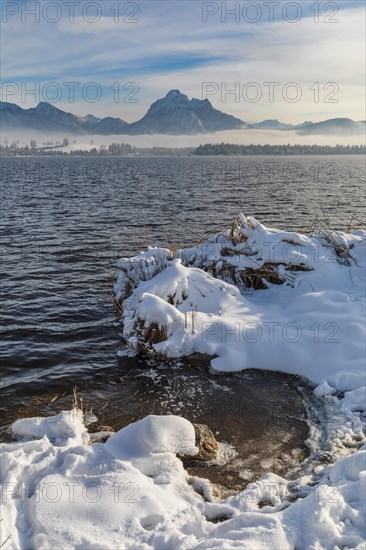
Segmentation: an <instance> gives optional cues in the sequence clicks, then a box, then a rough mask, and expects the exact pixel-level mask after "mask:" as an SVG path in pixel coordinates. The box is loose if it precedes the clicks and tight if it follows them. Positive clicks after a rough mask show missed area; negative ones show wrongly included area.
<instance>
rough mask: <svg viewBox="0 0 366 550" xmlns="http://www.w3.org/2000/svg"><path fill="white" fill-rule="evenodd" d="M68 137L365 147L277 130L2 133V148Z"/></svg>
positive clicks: (85, 145)
mask: <svg viewBox="0 0 366 550" xmlns="http://www.w3.org/2000/svg"><path fill="white" fill-rule="evenodd" d="M65 138H67V139H68V142H69V145H68V146H67V147H62V149H61V150H62V151H64V152H70V151H75V150H80V149H81V150H86V151H87V150H90V149H93V148H94V147H96V148H99V147H100V146H101V145H105V146H108V145H110V144H111V143H129V144H130V145H132V146H135V147H170V148H175V147H177V148H183V147H198V146H199V145H201V144H204V143H222V142H224V143H233V144H238V145H250V144H255V145H266V144H269V145H285V144H287V143H289V144H291V145H294V144H299V145H364V144H365V136H362V135H354V136H352V135H344V134H333V135H314V136H303V135H299V134H297V133H296V132H295V131H275V130H254V129H253V130H230V131H226V132H217V133H211V134H197V135H193V136H171V135H160V134H155V135H142V136H129V135H112V136H100V135H80V136H75V135H67V134H65V133H62V134H61V133H53V134H45V133H38V134H37V132H34V131H31V130H29V131H22V132H19V131H18V132H15V131H14V132H1V136H0V142H1V145H6V144H8V145H10V144H11V143H13V142H16V143H17V144H18V145H19V146H25V145H29V144H30V141H31V140H35V141H36V142H37V147H46V146H50V147H51V146H54V145H61V144H62V142H63V141H64V139H65Z"/></svg>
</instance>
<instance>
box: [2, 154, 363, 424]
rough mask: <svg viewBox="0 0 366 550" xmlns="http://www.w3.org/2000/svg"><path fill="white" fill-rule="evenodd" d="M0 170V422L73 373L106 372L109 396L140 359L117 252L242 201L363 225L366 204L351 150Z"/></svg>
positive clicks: (191, 227) (188, 233)
mask: <svg viewBox="0 0 366 550" xmlns="http://www.w3.org/2000/svg"><path fill="white" fill-rule="evenodd" d="M1 179H2V197H1V198H2V201H1V239H2V248H1V250H2V272H1V287H2V295H3V308H2V314H1V315H2V319H1V335H2V337H1V355H2V365H1V386H0V388H1V393H2V405H1V407H2V408H1V411H2V419H3V422H0V423H2V424H4V423H8V421H9V419H13V418H14V417H15V416H16V414H18V413H19V410H21V409H22V407H24V406H27V405H29V404H30V403H31V402H32V400H36V401H35V402H37V400H38V402H39V403H40V407H41V412H42V411H43V409H44V406H45V405H49V403H50V401H51V399H53V397H52V396H56V397H54V401H53V402H57V401H58V400H60V399H61V398H62V396H64V397H65V396H68V395H70V393H71V389H72V386H73V384H74V383H77V384H78V385H79V387H81V388H83V387H85V388H89V392H90V391H91V390H90V388H92V387H93V384H96V382H97V381H98V383H99V385H100V392H101V393H100V403H101V402H103V403H105V402H106V400H108V399H107V397H106V395H107V394H108V392H107V394H106V393H103V391H104V390H105V388H104V390H103V384H107V381H109V380H111V379H112V378H113V376H114V377H116V376H117V375H121V374H123V373H126V372H128V371H129V370H131V369H132V368H134V367H135V366H136V359H133V360H132V359H128V358H124V359H120V360H118V358H117V355H116V354H117V351H118V350H119V349H120V348H121V347H122V343H121V339H120V335H119V333H118V329H117V328H116V326H115V320H116V318H115V310H114V308H113V304H112V299H111V292H112V286H113V283H114V280H115V276H116V269H115V265H116V261H117V259H118V258H120V257H121V256H123V255H128V254H131V253H133V252H136V251H137V250H138V249H142V248H144V247H145V246H146V244H147V243H148V242H149V243H150V244H153V245H171V244H175V245H177V246H182V245H187V244H190V243H192V242H197V241H198V240H200V239H201V238H202V236H203V235H207V234H208V233H210V232H216V231H219V230H221V229H222V228H223V227H225V225H227V224H228V223H229V222H230V221H231V220H232V219H233V218H234V217H235V215H236V214H237V213H238V211H239V210H242V211H244V212H245V213H248V214H251V215H254V216H256V217H257V218H258V219H259V220H260V221H261V222H263V223H264V224H268V225H273V226H276V227H280V228H288V229H306V228H307V227H309V225H310V224H311V222H312V221H313V220H314V218H315V217H319V218H321V219H322V220H323V221H325V222H326V223H327V224H328V226H329V227H332V228H337V229H344V228H345V227H346V226H347V225H348V224H349V222H351V218H352V217H353V222H352V223H353V225H354V226H360V225H361V224H362V220H363V219H364V214H365V195H364V181H365V162H364V159H363V158H362V157H355V156H352V157H351V156H349V157H348V156H344V157H338V156H327V157H320V156H316V157H246V158H244V157H226V158H225V157H187V158H138V157H134V158H113V157H106V158H101V157H95V158H89V157H88V158H86V157H65V158H39V157H38V158H32V157H27V158H14V159H10V158H3V159H2V161H1ZM139 365H140V367H141V364H139ZM142 367H143V368H147V365H146V364H145V365H142ZM98 391H99V390H98ZM136 391H137V392H139V391H141V390H139V388H137V390H136ZM294 391H295V390H294ZM43 395H47V396H49V400H48V402H47V403H45V402H44V401H42V396H43ZM92 399H93V404H94V406H95V407H97V408H98V392H94V393H93V398H92ZM126 399H127V397H126ZM129 402H130V403H131V406H133V399H132V398H131V395H130V398H129ZM33 403H34V401H33ZM100 403H99V405H100ZM103 407H104V405H103ZM99 408H102V407H101V406H100V407H99ZM145 408H146V407H145ZM159 411H160V412H161V409H159ZM144 412H145V414H149V412H150V411H149V410H147V411H146V410H145V411H144ZM184 412H185V411H184V410H183V411H181V413H182V414H183V415H184ZM111 414H112V413H111ZM110 416H111V415H110ZM130 416H131V418H132V416H133V415H132V414H131V415H130ZM201 416H202V415H201ZM199 419H200V421H203V420H204V415H203V416H202V417H200V418H199ZM107 420H108V418H107ZM109 420H110V418H109ZM117 427H118V426H117ZM300 432H301V428H299V433H300Z"/></svg>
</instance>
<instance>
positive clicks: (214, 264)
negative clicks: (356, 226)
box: [115, 215, 366, 391]
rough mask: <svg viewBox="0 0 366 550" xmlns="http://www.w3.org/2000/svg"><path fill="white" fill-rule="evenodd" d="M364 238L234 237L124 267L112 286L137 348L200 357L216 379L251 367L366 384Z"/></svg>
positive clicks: (237, 227)
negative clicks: (208, 357)
mask: <svg viewBox="0 0 366 550" xmlns="http://www.w3.org/2000/svg"><path fill="white" fill-rule="evenodd" d="M365 248H366V232H365V231H361V230H358V231H355V232H353V233H351V234H345V233H341V232H327V231H326V230H325V229H323V228H320V229H314V230H313V231H312V232H311V233H309V235H301V234H299V233H294V232H285V231H279V230H276V229H267V228H266V227H264V226H263V225H262V224H260V223H259V222H258V221H257V220H255V219H254V218H245V216H243V215H240V216H239V218H238V220H236V221H235V223H234V224H233V226H232V228H231V229H230V230H227V231H226V232H224V233H223V234H220V235H216V236H214V237H211V238H210V239H208V240H207V241H206V242H204V243H202V244H200V245H198V246H196V247H193V248H189V249H184V250H179V251H177V252H176V253H175V254H174V256H173V254H172V253H171V252H170V251H169V250H167V249H151V248H150V249H149V250H148V251H146V252H142V253H141V254H140V255H138V256H136V257H134V258H129V259H122V260H120V262H119V268H120V274H119V277H118V281H117V284H116V286H115V292H116V298H117V300H119V301H120V302H121V304H122V307H123V316H122V322H123V327H124V336H125V338H126V339H127V342H128V343H129V345H130V346H131V347H134V348H136V349H138V350H141V349H143V350H145V351H146V350H148V351H150V352H153V353H160V354H163V355H165V356H168V357H182V356H189V355H190V354H192V353H195V352H198V353H204V354H208V355H211V356H212V357H213V359H212V361H211V367H212V369H213V370H214V371H224V372H228V371H240V370H243V369H246V368H257V369H269V370H277V371H282V372H287V373H292V374H298V375H301V376H303V377H305V378H307V379H310V380H311V381H312V382H315V383H317V384H318V383H321V382H323V381H325V380H326V381H328V382H329V383H330V384H331V385H332V384H333V386H334V387H335V388H337V389H339V390H341V391H346V390H351V389H354V388H356V387H359V386H360V385H364V384H365Z"/></svg>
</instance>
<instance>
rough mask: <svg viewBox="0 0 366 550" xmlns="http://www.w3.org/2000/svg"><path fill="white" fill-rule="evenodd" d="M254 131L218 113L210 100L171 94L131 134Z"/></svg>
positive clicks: (149, 111)
mask: <svg viewBox="0 0 366 550" xmlns="http://www.w3.org/2000/svg"><path fill="white" fill-rule="evenodd" d="M239 128H250V126H249V124H247V123H246V122H243V121H242V120H239V119H238V118H235V117H233V116H231V115H227V114H225V113H222V112H221V111H218V110H217V109H214V108H213V106H212V105H211V103H210V102H209V100H208V99H203V100H200V99H191V100H189V99H188V96H186V95H184V94H182V93H181V92H180V91H179V90H171V91H170V92H169V93H168V94H167V95H166V96H165V97H164V98H162V99H158V100H157V101H155V103H153V104H152V105H151V107H150V109H149V110H148V111H147V113H146V115H145V116H144V117H143V118H142V119H141V120H138V121H137V122H134V123H133V124H130V126H129V128H128V133H129V134H135V135H139V134H174V135H184V134H188V135H191V134H202V133H211V132H220V131H224V130H235V129H239Z"/></svg>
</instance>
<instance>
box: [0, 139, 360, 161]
mask: <svg viewBox="0 0 366 550" xmlns="http://www.w3.org/2000/svg"><path fill="white" fill-rule="evenodd" d="M92 144H93V142H91V145H92ZM68 145H69V140H68V139H67V138H65V139H64V140H63V142H62V144H61V143H57V144H55V145H54V144H53V143H49V144H47V145H43V146H37V143H36V141H35V140H33V139H32V140H31V141H30V147H29V146H28V145H25V146H21V145H20V144H19V142H13V143H11V144H10V145H9V144H7V143H6V144H4V145H0V154H1V155H3V156H28V155H32V156H34V155H37V156H51V155H52V156H54V155H57V156H61V155H62V156H64V155H72V156H121V157H123V156H171V157H185V156H190V155H198V156H206V155H207V156H212V155H226V156H234V155H365V154H366V146H364V145H335V146H331V145H290V144H287V145H253V144H252V145H235V144H232V143H216V144H213V143H206V144H205V145H200V146H199V147H197V148H193V147H186V148H180V149H179V148H172V147H150V148H148V147H134V146H132V145H130V144H129V143H111V144H110V145H108V146H106V145H100V146H99V147H98V148H97V147H93V148H91V149H89V150H85V149H74V150H71V151H63V150H62V149H63V148H65V147H67V146H68Z"/></svg>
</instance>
